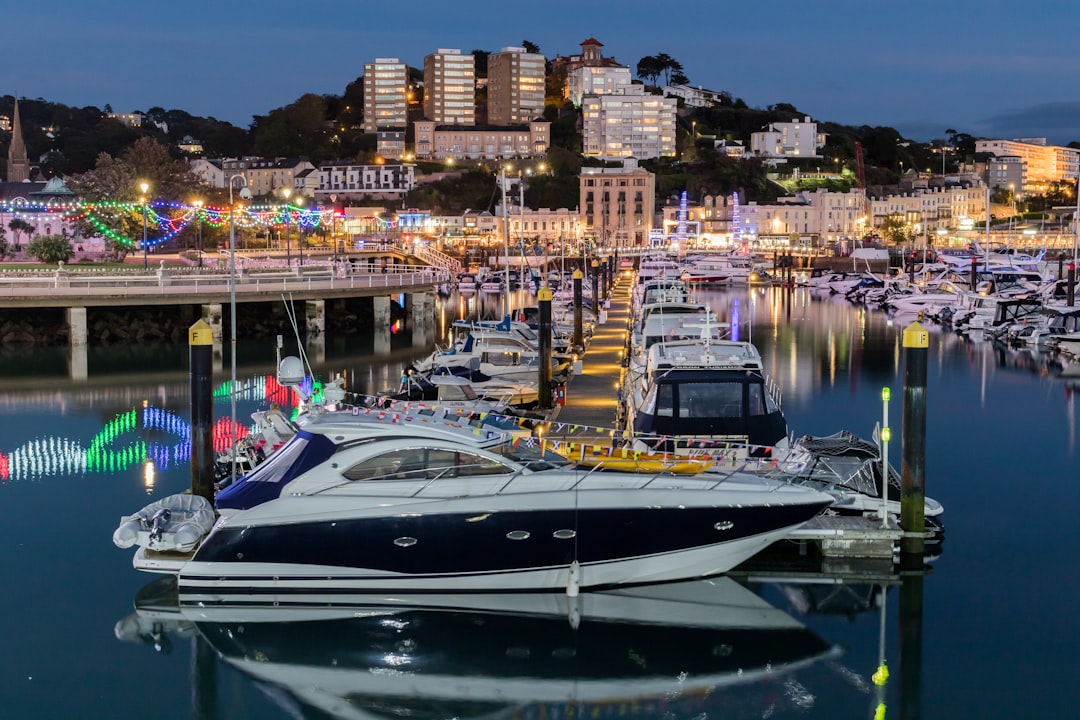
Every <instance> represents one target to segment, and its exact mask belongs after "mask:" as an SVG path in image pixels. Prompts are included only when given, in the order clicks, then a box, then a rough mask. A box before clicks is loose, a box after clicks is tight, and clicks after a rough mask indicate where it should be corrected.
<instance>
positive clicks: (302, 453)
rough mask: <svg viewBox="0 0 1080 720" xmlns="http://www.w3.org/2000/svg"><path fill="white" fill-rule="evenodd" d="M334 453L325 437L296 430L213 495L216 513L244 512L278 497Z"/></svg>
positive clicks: (328, 439)
mask: <svg viewBox="0 0 1080 720" xmlns="http://www.w3.org/2000/svg"><path fill="white" fill-rule="evenodd" d="M336 450H337V446H336V445H335V444H334V441H333V440H331V439H330V438H328V437H326V436H325V435H319V434H315V433H311V432H308V431H307V430H298V431H297V432H296V435H295V436H294V437H293V438H292V439H291V440H289V442H287V443H286V444H285V446H284V447H282V448H281V449H280V450H278V451H277V452H275V453H274V454H273V455H271V456H270V458H269V459H268V460H267V461H266V462H265V463H263V464H262V465H259V466H258V467H257V468H255V470H254V471H252V472H251V473H250V474H249V475H245V476H244V477H242V478H240V479H239V480H237V481H236V482H234V483H233V484H232V485H229V486H228V487H226V488H225V489H224V490H222V491H221V492H219V493H218V494H217V497H216V498H215V500H214V504H215V505H216V506H217V508H218V509H219V510H224V509H232V510H247V509H248V508H252V507H255V506H256V505H261V504H262V503H264V502H267V501H270V500H273V499H275V498H277V497H278V496H280V495H281V490H282V488H284V487H285V485H287V484H288V483H289V482H290V481H292V480H293V479H294V478H296V477H297V476H299V475H302V474H303V473H305V472H307V471H308V470H310V469H311V468H313V467H315V466H316V465H319V464H321V463H322V462H324V461H325V460H327V459H328V458H329V457H330V456H331V455H333V454H334V452H335V451H336Z"/></svg>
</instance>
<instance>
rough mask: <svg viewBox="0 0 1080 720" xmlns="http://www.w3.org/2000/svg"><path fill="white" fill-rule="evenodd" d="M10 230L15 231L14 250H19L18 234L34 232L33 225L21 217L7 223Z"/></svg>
mask: <svg viewBox="0 0 1080 720" xmlns="http://www.w3.org/2000/svg"><path fill="white" fill-rule="evenodd" d="M8 227H9V228H10V229H11V232H13V233H15V252H18V251H19V236H20V235H22V234H23V233H26V234H27V236H29V235H30V233H32V232H34V226H33V225H31V224H30V223H28V222H27V221H26V220H23V219H22V218H14V219H13V220H12V221H11V222H9V223H8Z"/></svg>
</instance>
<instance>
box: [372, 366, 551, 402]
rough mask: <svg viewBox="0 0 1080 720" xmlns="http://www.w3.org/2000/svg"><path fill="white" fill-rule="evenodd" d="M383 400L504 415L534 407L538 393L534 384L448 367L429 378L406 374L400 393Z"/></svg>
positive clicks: (440, 368) (527, 381)
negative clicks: (506, 411)
mask: <svg viewBox="0 0 1080 720" xmlns="http://www.w3.org/2000/svg"><path fill="white" fill-rule="evenodd" d="M382 397H383V398H388V399H390V400H393V401H399V402H400V401H404V402H407V403H415V402H420V403H427V404H429V405H430V406H431V407H439V408H452V409H455V410H457V409H463V410H479V411H482V412H501V411H505V410H506V409H507V408H531V407H534V406H535V405H536V403H537V402H538V400H539V390H538V386H537V383H536V382H535V381H531V380H522V381H515V380H508V379H504V378H495V377H491V376H490V375H485V374H483V373H482V372H480V371H478V370H472V369H470V368H468V367H465V366H463V365H446V366H440V367H438V368H436V369H435V370H434V371H432V372H431V373H430V374H428V375H422V374H420V373H419V372H416V371H411V370H406V372H405V373H403V374H402V377H401V383H400V385H399V387H398V389H397V391H396V392H392V393H386V394H385V395H384V396H382ZM380 399H382V398H380ZM485 405H486V406H485Z"/></svg>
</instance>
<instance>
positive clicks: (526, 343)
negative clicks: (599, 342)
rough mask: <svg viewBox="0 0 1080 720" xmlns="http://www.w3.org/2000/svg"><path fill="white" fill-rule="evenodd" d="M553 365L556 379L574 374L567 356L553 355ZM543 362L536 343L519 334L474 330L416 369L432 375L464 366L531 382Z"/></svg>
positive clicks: (433, 355) (488, 373) (419, 362)
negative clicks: (442, 370) (446, 368)
mask: <svg viewBox="0 0 1080 720" xmlns="http://www.w3.org/2000/svg"><path fill="white" fill-rule="evenodd" d="M522 325H523V324H522ZM525 327H526V329H528V328H527V326H525ZM550 361H551V363H552V376H553V377H558V376H562V375H566V374H568V373H569V372H570V370H571V363H570V362H569V358H568V357H566V356H562V355H555V354H552V356H551V358H550ZM540 362H541V358H540V350H539V349H538V345H537V343H536V342H534V341H530V340H528V339H526V338H525V337H523V336H522V335H521V334H520V333H518V332H515V331H507V330H502V329H497V328H488V327H474V328H472V329H470V330H468V332H467V333H465V335H464V336H463V337H462V338H460V339H459V340H458V341H455V343H454V345H453V346H452V347H450V348H446V349H437V350H436V351H435V352H434V353H433V354H432V355H431V356H430V357H428V358H427V359H425V360H421V361H418V362H416V363H415V369H416V370H418V371H420V372H421V373H424V374H429V373H431V372H435V371H436V370H437V369H438V368H442V367H449V366H465V367H468V368H470V369H472V370H478V371H480V372H482V373H483V374H485V375H488V376H491V377H498V378H502V379H514V380H531V379H536V378H538V377H539V368H540Z"/></svg>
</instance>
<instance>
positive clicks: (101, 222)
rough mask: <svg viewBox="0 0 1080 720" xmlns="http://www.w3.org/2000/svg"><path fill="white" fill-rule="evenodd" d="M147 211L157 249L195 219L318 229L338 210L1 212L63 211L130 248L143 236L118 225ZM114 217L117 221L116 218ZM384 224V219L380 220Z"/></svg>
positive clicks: (12, 207)
mask: <svg viewBox="0 0 1080 720" xmlns="http://www.w3.org/2000/svg"><path fill="white" fill-rule="evenodd" d="M144 212H145V213H146V225H147V227H148V228H152V229H153V231H154V235H153V236H149V235H148V236H147V238H146V243H145V246H146V247H148V248H151V247H157V246H159V245H163V244H164V243H167V242H169V241H170V240H172V239H173V238H174V237H176V236H177V235H178V234H179V233H180V232H181V231H183V229H184V228H185V227H187V226H188V225H189V224H190V223H192V222H196V223H203V224H205V225H209V226H211V227H218V228H220V227H223V226H226V225H228V224H229V223H230V220H232V221H233V222H234V224H235V225H236V227H239V228H240V229H250V228H265V227H279V226H284V225H286V224H289V225H294V226H296V227H299V228H300V229H301V230H315V229H317V228H320V227H327V226H329V224H330V223H331V222H332V220H333V217H334V210H333V209H332V208H328V209H326V208H319V207H315V208H306V207H301V206H298V205H288V204H286V205H252V206H245V205H238V206H236V207H235V208H234V209H233V210H232V211H230V209H229V208H228V207H227V206H225V207H211V206H205V207H200V206H196V205H189V204H185V203H179V202H167V201H163V200H157V201H154V202H150V203H146V204H145V205H144V204H143V203H140V202H119V201H101V202H70V203H58V202H53V201H49V202H44V203H33V202H24V201H21V200H20V201H15V202H3V203H0V214H4V215H12V216H14V217H24V218H25V217H32V218H34V219H38V218H40V217H41V216H43V215H44V216H50V217H51V216H55V215H60V216H61V219H63V220H67V221H74V220H80V219H85V220H86V221H87V222H89V223H90V224H91V225H92V226H93V227H94V229H95V230H97V232H99V233H100V234H101V235H103V236H104V237H106V238H108V239H110V240H112V241H114V242H116V243H118V244H120V245H124V246H130V247H142V246H143V243H142V239H141V238H138V239H137V238H129V237H126V236H125V235H123V234H121V233H119V232H117V231H116V230H115V229H114V227H113V226H114V224H115V222H116V220H117V219H118V218H120V217H122V216H124V215H128V216H130V218H131V219H132V220H137V221H141V220H142V217H143V213H144ZM110 219H111V220H112V222H110ZM379 222H380V223H382V222H383V221H382V220H381V219H380V220H379Z"/></svg>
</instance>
